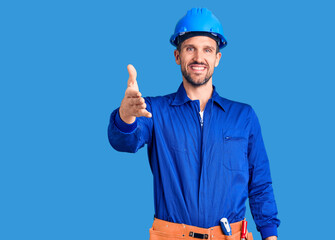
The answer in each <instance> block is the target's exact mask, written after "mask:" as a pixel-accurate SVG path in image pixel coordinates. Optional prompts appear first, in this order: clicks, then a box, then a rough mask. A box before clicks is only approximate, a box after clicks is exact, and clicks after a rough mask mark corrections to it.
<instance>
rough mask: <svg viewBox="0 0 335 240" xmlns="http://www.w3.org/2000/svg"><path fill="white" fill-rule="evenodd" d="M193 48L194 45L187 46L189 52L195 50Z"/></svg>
mask: <svg viewBox="0 0 335 240" xmlns="http://www.w3.org/2000/svg"><path fill="white" fill-rule="evenodd" d="M193 50H194V48H193V47H187V48H186V51H188V52H191V51H193Z"/></svg>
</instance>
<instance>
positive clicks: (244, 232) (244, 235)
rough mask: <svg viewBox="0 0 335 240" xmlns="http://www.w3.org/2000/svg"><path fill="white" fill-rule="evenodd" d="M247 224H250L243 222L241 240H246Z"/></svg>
mask: <svg viewBox="0 0 335 240" xmlns="http://www.w3.org/2000/svg"><path fill="white" fill-rule="evenodd" d="M247 224H248V222H247V221H246V220H243V221H242V229H241V239H243V240H245V238H246V235H247Z"/></svg>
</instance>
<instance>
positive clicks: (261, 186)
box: [248, 108, 280, 239]
mask: <svg viewBox="0 0 335 240" xmlns="http://www.w3.org/2000/svg"><path fill="white" fill-rule="evenodd" d="M250 128H251V129H250V134H249V143H248V160H249V186H248V188H249V189H248V191H249V204H250V210H251V213H252V216H253V218H254V221H255V224H256V227H257V230H258V231H259V232H260V233H261V235H262V239H265V238H267V237H269V236H278V234H277V228H278V226H279V225H280V220H279V219H278V218H277V214H278V211H277V206H276V202H275V198H274V194H273V188H272V180H271V174H270V165H269V160H268V157H267V154H266V151H265V146H264V142H263V138H262V133H261V127H260V124H259V121H258V118H257V116H256V114H255V112H254V110H253V109H252V108H251V111H250Z"/></svg>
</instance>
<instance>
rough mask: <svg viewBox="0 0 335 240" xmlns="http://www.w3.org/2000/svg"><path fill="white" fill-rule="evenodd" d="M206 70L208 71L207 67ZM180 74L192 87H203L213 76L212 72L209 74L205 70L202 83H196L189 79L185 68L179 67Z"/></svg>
mask: <svg viewBox="0 0 335 240" xmlns="http://www.w3.org/2000/svg"><path fill="white" fill-rule="evenodd" d="M181 66H183V65H182V64H181ZM206 67H207V66H206ZM207 69H208V67H207ZM181 73H182V75H183V77H184V78H185V80H186V81H187V82H188V83H189V84H191V85H192V86H194V87H200V86H202V85H205V84H206V83H207V82H208V81H209V80H210V79H211V78H212V75H213V72H209V71H208V70H207V73H206V76H205V77H204V79H203V80H202V81H198V82H196V81H195V80H194V79H193V78H192V77H191V75H190V74H189V73H188V72H187V71H186V68H183V67H181Z"/></svg>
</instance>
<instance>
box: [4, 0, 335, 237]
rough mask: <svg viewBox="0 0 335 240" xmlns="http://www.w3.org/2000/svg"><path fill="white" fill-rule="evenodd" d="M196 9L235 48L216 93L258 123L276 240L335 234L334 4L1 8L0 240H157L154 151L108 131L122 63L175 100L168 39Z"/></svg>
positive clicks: (121, 83) (28, 4)
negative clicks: (118, 144) (121, 144)
mask: <svg viewBox="0 0 335 240" xmlns="http://www.w3.org/2000/svg"><path fill="white" fill-rule="evenodd" d="M192 7H207V8H209V9H210V10H212V11H213V12H214V14H215V15H216V16H217V17H218V18H219V19H220V21H221V22H222V24H223V29H224V33H225V36H226V38H227V40H228V46H227V47H226V48H224V49H223V50H222V60H221V62H220V65H219V67H218V68H217V69H216V72H215V74H214V77H213V82H214V84H215V85H216V87H217V90H218V92H219V93H220V94H221V95H222V96H224V97H226V98H230V99H233V100H237V101H241V102H246V103H248V104H251V105H252V106H253V107H254V109H255V110H256V113H257V114H258V117H259V119H260V122H261V126H262V131H263V137H264V141H265V144H266V148H267V152H268V155H269V158H270V165H271V171H272V178H273V186H274V190H275V196H276V200H277V205H278V209H279V218H280V219H281V221H282V224H281V226H280V227H279V236H280V239H306V240H307V239H326V238H327V237H328V239H331V238H332V237H333V236H334V231H333V229H334V227H333V225H334V224H333V221H334V215H335V211H334V203H333V202H334V199H333V198H334V183H335V181H334V178H333V176H334V165H335V164H334V162H335V159H334V155H333V152H334V147H335V144H334V134H335V129H334V122H335V117H334V103H335V101H334V100H335V98H334V90H335V88H334V80H335V74H334V65H335V64H334V62H335V61H334V53H335V51H334V42H335V34H334V23H335V17H334V5H333V4H332V1H325V0H319V1H307V0H304V1H288V0H282V1H265V0H264V1H222V0H221V1H199V0H198V1H195V0H192V1H175V0H170V1H165V2H161V1H117V2H112V1H1V4H0V24H1V25H0V36H1V37H0V41H1V45H0V80H1V85H0V101H1V113H0V114H1V118H0V121H1V124H0V130H1V133H0V140H1V142H0V144H1V145H0V148H1V150H0V159H1V166H0V202H1V203H0V239H4V240H7V239H34V240H37V239H43V240H44V239H149V228H150V227H151V224H152V221H153V214H154V207H153V186H152V185H153V184H152V174H151V171H150V167H149V163H148V160H147V155H146V149H145V148H143V149H141V150H140V151H139V152H138V153H136V154H127V153H119V152H116V151H115V150H114V149H112V148H111V147H110V146H109V143H108V140H107V125H108V121H109V115H110V113H111V112H112V110H113V109H115V108H117V107H118V106H119V104H120V102H121V100H122V98H123V95H124V90H125V89H126V82H127V79H128V73H127V69H126V66H127V64H128V63H132V64H133V65H134V66H135V67H136V69H137V71H138V78H137V80H138V83H139V87H140V91H141V92H142V94H143V95H144V96H156V95H163V94H168V93H171V92H174V91H176V90H177V88H178V86H179V84H180V82H181V74H180V69H179V66H177V65H176V64H175V62H174V57H173V50H174V48H173V47H172V46H171V45H170V44H169V41H168V40H169V38H170V36H171V34H172V33H173V30H174V26H175V24H176V23H177V21H178V20H179V19H180V18H181V17H182V16H183V15H184V14H185V13H186V11H187V10H188V9H190V8H192ZM248 211H249V210H248ZM247 218H248V219H249V231H252V232H254V236H255V239H260V236H259V234H258V233H256V230H255V226H254V223H253V221H252V217H251V215H250V213H249V212H248V215H247Z"/></svg>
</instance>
